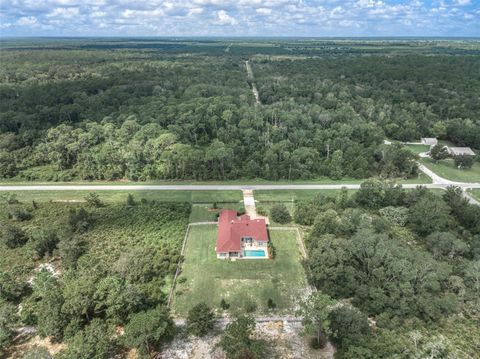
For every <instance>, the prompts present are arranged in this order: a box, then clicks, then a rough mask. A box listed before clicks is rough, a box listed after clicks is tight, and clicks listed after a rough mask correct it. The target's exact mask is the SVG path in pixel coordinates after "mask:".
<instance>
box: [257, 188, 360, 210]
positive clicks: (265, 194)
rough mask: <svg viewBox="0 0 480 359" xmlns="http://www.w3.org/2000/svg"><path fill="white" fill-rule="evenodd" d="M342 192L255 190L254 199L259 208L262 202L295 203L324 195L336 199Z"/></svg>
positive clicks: (337, 190) (323, 190)
mask: <svg viewBox="0 0 480 359" xmlns="http://www.w3.org/2000/svg"><path fill="white" fill-rule="evenodd" d="M354 191H356V190H350V191H349V192H352V193H353V192H354ZM338 192H340V190H339V189H321V190H317V189H312V190H311V189H295V190H291V189H285V190H283V189H282V190H255V191H254V193H253V194H254V197H255V200H256V201H258V202H260V205H259V206H263V203H261V202H293V201H295V200H307V199H311V198H313V197H315V196H316V195H318V194H320V193H322V194H324V195H325V196H331V197H335V196H336V195H337V193H338Z"/></svg>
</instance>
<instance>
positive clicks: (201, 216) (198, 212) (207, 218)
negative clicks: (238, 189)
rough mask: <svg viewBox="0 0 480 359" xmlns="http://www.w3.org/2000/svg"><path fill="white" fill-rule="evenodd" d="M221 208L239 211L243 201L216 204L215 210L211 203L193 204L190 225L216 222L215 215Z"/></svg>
mask: <svg viewBox="0 0 480 359" xmlns="http://www.w3.org/2000/svg"><path fill="white" fill-rule="evenodd" d="M222 208H227V209H237V210H239V209H241V208H243V201H238V202H226V203H218V202H217V209H213V203H195V204H193V205H192V212H191V213H190V223H195V222H212V221H217V214H218V213H219V212H220V210H221V209H222Z"/></svg>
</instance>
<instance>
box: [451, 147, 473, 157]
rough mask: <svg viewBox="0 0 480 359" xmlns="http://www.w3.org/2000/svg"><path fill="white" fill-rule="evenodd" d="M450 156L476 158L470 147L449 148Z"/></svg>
mask: <svg viewBox="0 0 480 359" xmlns="http://www.w3.org/2000/svg"><path fill="white" fill-rule="evenodd" d="M448 153H449V154H450V156H453V157H455V156H475V152H473V151H472V149H471V148H470V147H448Z"/></svg>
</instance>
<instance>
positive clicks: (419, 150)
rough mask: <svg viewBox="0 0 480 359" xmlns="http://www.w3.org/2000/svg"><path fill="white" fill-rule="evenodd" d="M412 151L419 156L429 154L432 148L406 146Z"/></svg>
mask: <svg viewBox="0 0 480 359" xmlns="http://www.w3.org/2000/svg"><path fill="white" fill-rule="evenodd" d="M405 147H407V148H408V149H409V150H410V151H412V152H413V153H416V154H417V155H418V154H419V153H422V152H428V150H429V149H430V146H426V145H405Z"/></svg>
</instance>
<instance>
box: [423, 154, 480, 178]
mask: <svg viewBox="0 0 480 359" xmlns="http://www.w3.org/2000/svg"><path fill="white" fill-rule="evenodd" d="M420 162H421V163H423V164H424V165H425V166H427V167H428V168H429V169H431V170H432V171H433V172H435V173H436V174H438V175H439V176H441V177H444V178H447V179H449V180H452V181H461V182H480V163H478V162H475V163H474V164H473V166H472V168H470V169H458V168H457V167H455V164H454V163H453V159H450V158H449V159H445V160H441V161H438V162H437V163H434V162H433V160H432V159H430V158H422V159H421V160H420Z"/></svg>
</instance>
